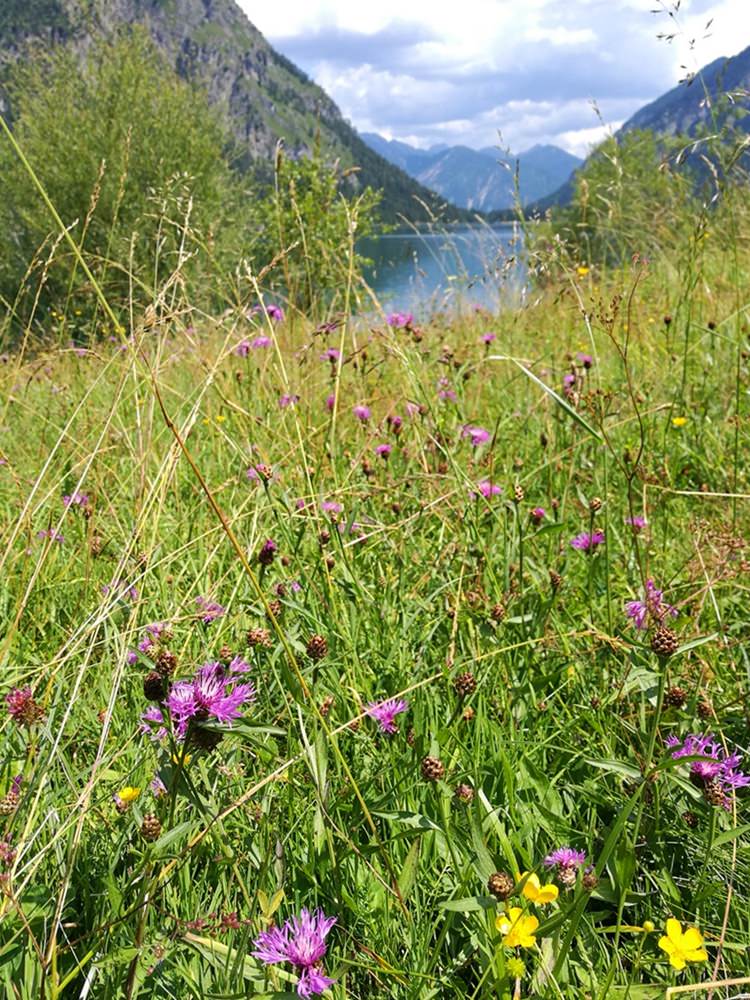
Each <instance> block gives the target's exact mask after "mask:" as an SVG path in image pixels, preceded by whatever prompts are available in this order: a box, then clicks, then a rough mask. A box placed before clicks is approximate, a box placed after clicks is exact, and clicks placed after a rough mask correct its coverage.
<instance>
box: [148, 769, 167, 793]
mask: <svg viewBox="0 0 750 1000" xmlns="http://www.w3.org/2000/svg"><path fill="white" fill-rule="evenodd" d="M149 788H150V789H151V793H152V795H153V796H154V798H157V799H161V798H163V797H164V796H165V795H166V794H167V786H166V785H165V784H164V782H163V781H162V780H161V778H160V777H159V775H158V774H155V775H154V776H153V778H152V779H151V784H150V785H149Z"/></svg>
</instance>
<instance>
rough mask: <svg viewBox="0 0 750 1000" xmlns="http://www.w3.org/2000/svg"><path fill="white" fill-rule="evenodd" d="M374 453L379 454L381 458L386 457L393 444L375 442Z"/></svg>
mask: <svg viewBox="0 0 750 1000" xmlns="http://www.w3.org/2000/svg"><path fill="white" fill-rule="evenodd" d="M374 451H375V454H376V455H379V456H380V457H381V458H388V456H389V455H390V453H391V452H392V451H393V445H391V444H376V445H375V448H374Z"/></svg>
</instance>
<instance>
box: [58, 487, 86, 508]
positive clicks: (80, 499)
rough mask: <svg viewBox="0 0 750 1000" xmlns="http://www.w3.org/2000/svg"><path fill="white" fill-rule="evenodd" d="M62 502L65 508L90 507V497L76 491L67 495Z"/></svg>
mask: <svg viewBox="0 0 750 1000" xmlns="http://www.w3.org/2000/svg"><path fill="white" fill-rule="evenodd" d="M62 501H63V507H88V505H89V496H88V494H87V493H79V492H78V491H77V490H76V492H75V493H71V494H69V495H68V494H66V495H65V496H64V497H63V498H62Z"/></svg>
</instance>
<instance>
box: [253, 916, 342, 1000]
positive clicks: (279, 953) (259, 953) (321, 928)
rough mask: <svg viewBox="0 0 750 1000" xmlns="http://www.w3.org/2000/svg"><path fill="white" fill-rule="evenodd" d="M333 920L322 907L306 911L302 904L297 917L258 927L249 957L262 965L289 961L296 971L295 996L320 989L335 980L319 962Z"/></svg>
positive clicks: (323, 954) (318, 991)
mask: <svg viewBox="0 0 750 1000" xmlns="http://www.w3.org/2000/svg"><path fill="white" fill-rule="evenodd" d="M335 923H336V918H335V917H327V916H326V915H325V914H324V913H323V911H322V910H316V911H315V912H314V913H310V912H309V910H307V909H305V908H303V909H302V911H301V913H300V915H299V916H298V917H292V918H291V920H287V921H286V922H285V923H284V926H283V927H272V928H271V929H270V930H267V931H262V932H261V933H260V934H259V935H258V937H257V938H256V939H255V941H254V945H255V948H256V950H255V951H254V952H253V953H252V954H253V957H254V958H258V959H260V961H261V962H265V963H266V965H278V964H279V963H281V962H289V963H290V964H291V965H293V966H294V970H295V972H296V973H297V974H298V975H299V981H298V983H297V993H298V995H299V996H301V997H309V996H310V995H311V994H313V993H323V992H324V991H325V990H327V989H328V987H329V986H332V985H333V983H334V982H335V980H334V979H330V978H329V977H328V976H326V975H325V974H324V973H323V966H322V963H323V958H324V957H325V954H326V951H327V950H328V946H327V944H326V938H327V937H328V934H329V932H330V930H331V928H332V927H333V925H334V924H335Z"/></svg>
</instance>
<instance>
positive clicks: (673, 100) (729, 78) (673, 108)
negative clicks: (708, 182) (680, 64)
mask: <svg viewBox="0 0 750 1000" xmlns="http://www.w3.org/2000/svg"><path fill="white" fill-rule="evenodd" d="M749 92H750V47H748V48H746V49H743V51H742V52H740V53H738V54H737V55H736V56H732V57H731V58H729V59H727V58H725V57H722V58H721V59H715V60H714V61H713V62H712V63H709V64H708V65H707V66H704V67H703V69H701V70H699V71H698V72H697V73H696V74H695V75H694V76H691V77H689V78H688V79H687V80H685V81H683V82H682V83H680V84H678V85H677V86H676V87H673V88H672V89H671V90H668V91H667V92H666V94H662V96H661V97H657V98H656V100H655V101H651V103H650V104H646V105H644V106H643V107H642V108H641V109H640V110H639V111H636V113H635V114H634V115H632V116H631V117H630V118H628V120H627V121H626V122H625V123H624V125H622V126H621V127H620V128H619V129H618V130H617V132H615V138H618V137H619V136H622V135H625V134H626V133H627V132H631V131H633V130H635V129H640V130H650V131H652V132H655V133H657V134H658V135H684V136H686V137H692V136H695V135H696V133H697V132H698V131H699V130H700V129H702V128H707V129H709V130H710V131H713V127H714V122H713V116H714V115H716V124H717V125H718V126H719V127H722V126H725V125H735V126H736V127H737V128H739V129H740V130H742V131H743V132H750V114H748V112H750V98H749V96H748V94H749ZM722 95H727V97H726V98H722ZM594 153H595V151H594V152H592V153H590V154H589V158H590V157H591V156H592V155H594ZM586 162H588V158H587V160H586V161H584V165H585V163H586ZM701 169H702V168H701V167H698V170H699V171H700V170H701ZM574 191H575V174H573V175H572V176H571V177H570V178H569V179H568V180H567V181H566V182H565V183H564V184H562V185H561V186H560V187H559V188H558V189H557V190H556V191H553V192H552V194H550V195H548V196H547V197H546V198H541V199H540V200H539V201H538V202H537V203H536V204H535V205H534V206H533V208H534V209H535V210H538V211H545V210H546V209H548V208H554V207H555V206H559V205H567V204H568V202H569V201H570V200H571V198H572V197H573V193H574Z"/></svg>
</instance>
